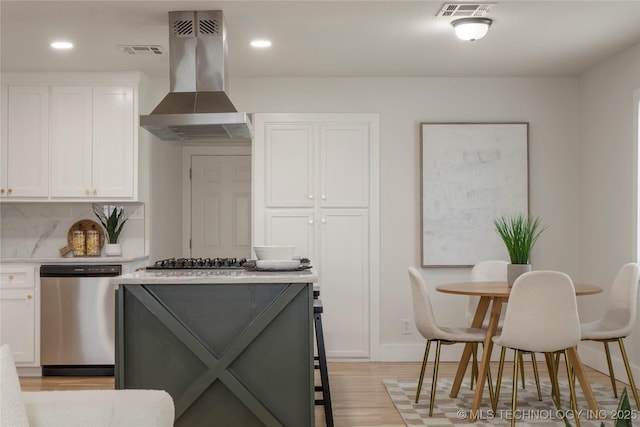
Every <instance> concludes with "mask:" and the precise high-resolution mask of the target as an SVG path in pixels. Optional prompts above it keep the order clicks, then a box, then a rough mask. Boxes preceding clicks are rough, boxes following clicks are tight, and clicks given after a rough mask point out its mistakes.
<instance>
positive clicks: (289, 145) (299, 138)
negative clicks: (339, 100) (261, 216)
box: [260, 123, 315, 208]
mask: <svg viewBox="0 0 640 427" xmlns="http://www.w3.org/2000/svg"><path fill="white" fill-rule="evenodd" d="M314 130H315V129H314V125H313V124H305V123H296V124H278V123H268V124H266V131H265V137H266V138H265V142H264V144H265V147H264V153H265V157H264V158H261V159H260V161H264V168H265V182H264V191H265V201H266V205H267V207H270V208H277V207H313V206H314V204H315V200H314V199H315V194H314V193H315V183H314V149H315V144H314V140H315V132H314Z"/></svg>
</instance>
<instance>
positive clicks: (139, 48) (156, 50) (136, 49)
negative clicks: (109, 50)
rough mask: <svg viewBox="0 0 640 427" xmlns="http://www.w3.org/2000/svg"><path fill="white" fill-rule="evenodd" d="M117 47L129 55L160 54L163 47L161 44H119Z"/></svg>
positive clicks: (162, 52)
mask: <svg viewBox="0 0 640 427" xmlns="http://www.w3.org/2000/svg"><path fill="white" fill-rule="evenodd" d="M118 48H119V49H120V50H121V51H122V52H123V53H126V54H129V55H143V54H144V55H149V54H151V55H162V54H164V49H162V46H158V45H126V46H124V45H121V46H118Z"/></svg>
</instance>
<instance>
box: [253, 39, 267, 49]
mask: <svg viewBox="0 0 640 427" xmlns="http://www.w3.org/2000/svg"><path fill="white" fill-rule="evenodd" d="M250 44H251V46H252V47H259V48H265V47H270V46H271V42H270V41H269V40H253V41H252V42H251V43H250Z"/></svg>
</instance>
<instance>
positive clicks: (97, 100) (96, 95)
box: [91, 86, 138, 198]
mask: <svg viewBox="0 0 640 427" xmlns="http://www.w3.org/2000/svg"><path fill="white" fill-rule="evenodd" d="M135 114H136V112H135V110H134V100H133V88H132V87H122V86H120V87H95V88H94V89H93V188H92V190H91V193H92V196H93V197H98V198H104V197H116V198H133V197H134V195H135V188H134V171H135V170H136V163H137V161H136V162H134V160H137V158H138V157H137V156H136V148H137V147H136V144H135V140H134V134H135V132H136V128H135V126H134V123H135V122H136V121H135V120H134V115H135Z"/></svg>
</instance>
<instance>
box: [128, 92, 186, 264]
mask: <svg viewBox="0 0 640 427" xmlns="http://www.w3.org/2000/svg"><path fill="white" fill-rule="evenodd" d="M167 91H168V87H167V83H166V82H164V81H158V80H149V81H148V82H146V84H145V87H144V90H143V91H141V102H140V114H148V113H150V112H151V110H153V109H154V108H155V106H156V105H158V103H159V102H160V101H161V100H162V98H163V97H164V95H166V94H167ZM138 142H139V147H140V152H139V159H140V161H139V163H140V164H139V170H140V200H141V201H143V202H144V203H145V206H146V211H145V212H146V229H147V233H146V236H147V245H146V247H147V252H148V255H149V261H150V262H154V261H157V260H160V259H165V258H170V257H176V256H180V254H181V246H180V241H181V239H182V234H181V233H182V163H181V161H182V151H181V150H182V145H181V144H180V143H178V142H169V141H161V140H159V139H157V138H156V137H155V136H153V135H151V134H150V133H149V132H147V131H146V130H144V129H142V128H140V134H139V141H138Z"/></svg>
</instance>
